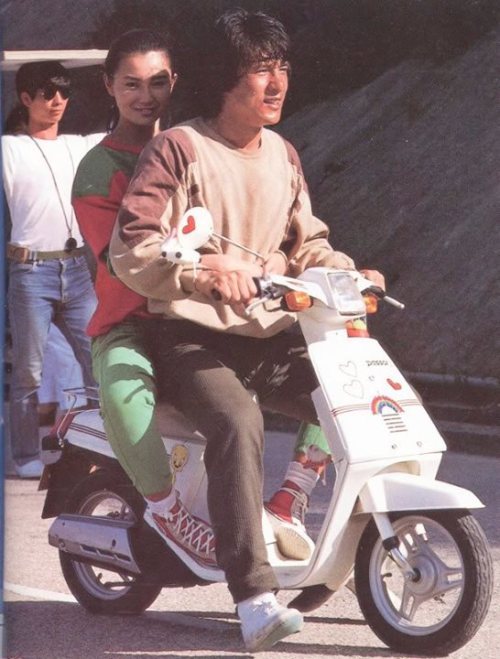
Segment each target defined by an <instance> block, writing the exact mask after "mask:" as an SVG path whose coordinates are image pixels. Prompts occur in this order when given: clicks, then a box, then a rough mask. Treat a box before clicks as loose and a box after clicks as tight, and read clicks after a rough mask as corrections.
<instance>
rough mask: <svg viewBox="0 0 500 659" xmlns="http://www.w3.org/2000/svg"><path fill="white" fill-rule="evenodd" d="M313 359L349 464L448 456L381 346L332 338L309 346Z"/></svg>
mask: <svg viewBox="0 0 500 659" xmlns="http://www.w3.org/2000/svg"><path fill="white" fill-rule="evenodd" d="M309 354H310V357H311V361H312V363H313V365H314V368H315V370H316V374H317V376H318V379H319V382H320V384H321V387H322V391H323V394H324V397H325V401H326V404H327V406H328V409H329V412H330V415H331V418H332V419H333V422H334V425H335V428H336V431H337V435H338V438H339V441H340V442H341V445H342V450H343V452H344V453H345V455H346V458H347V459H348V461H349V462H351V463H353V462H359V461H366V460H377V459H380V458H390V459H393V458H396V459H398V458H403V457H405V456H409V455H418V454H423V453H429V452H441V451H444V450H446V445H445V443H444V441H443V438H442V437H441V435H440V434H439V432H438V430H437V428H436V426H435V425H434V423H433V422H432V420H431V418H430V417H429V415H428V414H427V412H426V411H425V409H424V407H423V406H422V403H421V401H420V400H419V398H418V397H417V396H416V394H415V392H414V390H413V389H412V387H411V386H410V384H409V383H408V382H407V381H406V380H405V378H404V377H403V375H402V374H401V372H400V371H399V369H398V368H397V366H396V365H395V364H394V362H393V361H392V359H391V358H390V357H389V356H388V355H387V353H386V352H385V350H384V349H383V348H382V347H381V345H380V344H379V343H378V342H377V341H376V340H374V339H369V338H359V337H356V338H347V337H339V336H338V335H327V336H326V337H325V339H324V340H322V341H318V342H316V343H313V344H310V345H309ZM332 448H334V447H332Z"/></svg>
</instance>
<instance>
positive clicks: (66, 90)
mask: <svg viewBox="0 0 500 659" xmlns="http://www.w3.org/2000/svg"><path fill="white" fill-rule="evenodd" d="M41 92H42V96H43V97H44V99H45V100H46V101H51V100H52V99H53V98H54V96H55V95H56V94H57V92H59V93H60V94H61V97H62V98H64V99H65V100H66V99H68V98H69V97H70V94H71V89H70V87H69V85H68V86H66V85H64V86H63V85H55V84H54V83H53V82H47V83H46V84H45V85H44V86H43V87H42V89H41Z"/></svg>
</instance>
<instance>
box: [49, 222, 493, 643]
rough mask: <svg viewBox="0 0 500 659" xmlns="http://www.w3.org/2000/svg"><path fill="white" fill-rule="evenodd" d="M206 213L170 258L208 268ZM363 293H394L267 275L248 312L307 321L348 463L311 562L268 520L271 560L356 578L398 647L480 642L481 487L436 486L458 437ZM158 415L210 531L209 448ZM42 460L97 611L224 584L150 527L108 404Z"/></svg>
mask: <svg viewBox="0 0 500 659" xmlns="http://www.w3.org/2000/svg"><path fill="white" fill-rule="evenodd" d="M205 215H206V213H205V212H202V210H194V211H193V209H191V211H190V212H189V213H188V214H187V216H186V217H185V218H183V222H182V223H181V225H180V227H179V233H178V235H177V236H176V237H173V238H171V239H170V240H169V241H167V243H166V244H165V246H164V251H163V253H164V256H165V257H167V258H169V259H177V260H178V261H179V262H185V261H190V260H191V261H196V260H197V258H198V257H197V256H196V253H194V252H193V250H195V249H196V248H197V247H200V246H201V245H202V244H203V243H204V242H205V240H206V239H207V238H208V237H209V236H210V235H211V234H212V233H213V227H212V226H211V224H210V218H209V217H206V216H205ZM195 229H196V231H195ZM362 293H370V294H371V295H372V297H373V294H376V295H378V296H379V297H382V298H384V297H385V299H386V300H387V299H388V298H387V297H386V296H385V295H384V293H383V292H382V291H380V290H378V289H374V287H373V286H372V284H371V282H369V281H368V280H366V279H364V278H363V277H362V275H360V274H359V273H357V272H348V271H332V270H329V269H326V268H311V269H309V270H306V271H305V272H304V273H303V274H302V275H301V276H300V277H299V278H298V279H292V278H289V277H283V276H270V277H269V278H268V279H266V280H263V281H262V282H261V293H260V298H259V299H257V300H256V301H255V302H254V303H253V304H252V305H251V306H256V305H258V304H262V303H266V302H267V301H269V300H270V299H272V300H274V301H275V302H276V300H278V299H279V300H281V303H282V304H283V305H284V306H286V307H287V308H289V309H291V310H293V311H296V312H297V316H298V322H299V325H300V329H301V331H302V333H303V336H304V339H305V342H306V344H307V346H308V350H309V355H310V358H311V361H312V363H313V366H314V369H315V371H316V374H317V377H318V388H317V389H316V390H315V391H314V392H313V394H312V397H313V401H314V404H315V407H316V411H317V414H318V418H319V420H320V423H321V427H322V429H323V431H324V433H325V435H326V437H327V438H328V442H329V444H330V447H331V450H332V454H333V456H334V469H335V482H334V486H333V489H332V492H331V499H330V502H329V505H328V508H327V511H326V513H325V514H324V519H323V521H322V524H321V528H320V531H319V534H318V536H317V539H316V543H315V547H314V550H313V552H312V555H310V557H309V558H307V559H305V560H296V559H290V558H288V557H287V556H285V555H284V554H283V553H282V551H280V547H281V544H280V537H279V536H280V534H279V528H278V529H277V530H275V531H273V529H272V528H271V526H270V524H269V521H268V520H267V517H266V516H265V515H263V530H264V536H265V539H266V543H267V547H268V554H269V561H270V563H271V565H272V566H273V568H274V570H275V573H276V576H277V579H278V581H279V584H280V588H281V589H283V590H287V589H292V590H299V589H304V588H306V587H308V586H314V585H318V584H324V585H326V586H327V587H328V588H329V589H331V590H333V591H336V590H338V589H339V588H341V587H342V586H343V585H345V584H346V583H347V582H348V581H349V579H350V578H351V576H352V573H353V571H354V580H355V592H356V595H357V598H358V601H359V605H360V608H361V610H362V612H363V614H364V616H365V618H366V621H367V622H368V624H369V625H370V627H371V628H372V630H373V631H374V632H375V634H376V635H377V636H378V637H379V638H380V639H381V640H382V641H383V642H384V643H385V644H386V645H388V646H389V647H390V648H392V649H393V650H394V651H397V652H400V651H401V652H408V653H411V654H413V655H425V654H433V655H441V654H446V653H449V652H452V651H454V650H456V649H458V648H460V647H461V646H463V645H464V644H465V643H467V642H468V641H469V640H470V639H471V638H472V637H473V636H474V634H475V633H476V632H477V630H478V629H479V627H480V625H481V623H482V622H483V620H484V617H485V615H486V613H487V611H488V607H489V604H490V600H491V595H492V583H493V569H492V560H491V556H490V552H489V549H488V546H487V542H486V539H485V536H484V533H483V531H482V529H481V528H480V526H479V524H478V523H477V521H476V520H475V519H474V517H473V516H472V515H471V513H470V512H469V510H470V509H474V508H479V507H482V504H481V502H480V501H479V500H478V498H477V497H476V496H475V495H474V494H473V493H472V492H470V491H468V490H465V489H462V488H460V487H457V486H454V485H451V484H448V483H444V482H441V481H438V480H436V474H437V471H438V467H439V464H440V461H441V458H442V454H443V452H444V451H445V450H446V446H445V443H444V441H443V439H442V437H441V436H440V434H439V432H438V431H437V429H436V427H435V426H434V424H433V422H432V421H431V419H430V417H429V416H428V414H427V413H426V411H425V410H424V408H423V407H422V404H421V401H420V399H419V397H418V396H417V395H416V394H415V392H414V390H413V389H412V387H411V386H410V385H409V384H408V382H407V381H406V380H405V378H404V377H403V375H402V374H401V372H400V371H399V370H398V368H397V367H396V365H395V364H394V362H393V361H392V359H391V358H390V357H389V356H388V355H387V353H386V352H385V351H384V350H383V349H382V347H381V346H380V345H379V343H378V342H377V341H376V340H375V339H373V338H370V337H369V336H368V332H367V329H366V323H365V317H366V316H365V314H366V306H365V299H364V296H363V295H362ZM389 301H392V302H393V303H395V304H396V305H397V304H398V303H397V302H395V301H393V300H390V299H389ZM400 306H402V305H400ZM249 313H251V309H249ZM73 393H74V397H75V400H76V398H77V393H78V392H73ZM83 393H84V394H85V396H87V397H89V396H91V395H92V394H91V392H89V391H85V392H83ZM158 407H159V409H158V415H159V419H160V427H161V429H162V434H163V435H164V441H165V446H166V448H167V452H168V454H169V456H170V463H171V467H172V471H173V473H174V474H175V487H176V489H177V490H178V491H179V493H180V496H181V499H182V501H183V502H184V504H185V505H186V507H187V508H188V509H189V510H190V511H191V512H192V513H194V514H195V515H197V516H199V517H201V518H203V519H205V520H207V521H209V514H208V510H207V504H206V484H207V483H206V473H205V469H204V464H203V451H204V447H205V440H204V438H203V436H201V435H200V433H198V432H197V431H196V429H195V428H193V427H192V426H191V424H190V423H189V422H188V421H187V420H186V419H185V418H184V417H183V416H182V415H181V414H180V413H179V412H178V411H177V410H175V409H174V408H172V407H171V406H169V405H167V404H163V403H162V404H160V405H159V406H158ZM43 459H44V461H45V463H46V465H47V467H46V469H45V472H44V476H43V477H42V487H45V488H47V489H48V492H47V497H46V501H45V507H44V510H43V513H42V516H43V517H44V518H45V517H54V516H57V518H56V519H55V521H54V522H53V523H52V526H51V528H50V531H49V542H50V544H51V545H53V546H55V547H57V548H58V549H59V556H60V561H61V566H62V570H63V574H64V577H65V579H66V582H67V584H68V586H69V588H70V590H71V592H72V593H73V595H74V596H75V597H76V598H77V600H78V601H79V602H80V603H81V604H82V605H83V606H84V607H85V608H86V609H88V610H89V611H92V612H95V613H141V612H142V611H144V610H145V609H146V608H147V607H148V606H150V605H151V603H152V602H153V601H154V600H155V598H156V597H157V596H158V594H159V592H160V590H161V589H162V588H164V587H168V586H191V585H195V584H210V583H212V582H221V581H224V574H223V572H222V571H221V570H219V569H217V568H213V569H211V568H207V567H204V566H201V565H200V564H198V563H197V562H196V561H195V560H193V559H192V558H191V557H190V556H188V555H187V554H185V553H184V552H183V551H182V550H181V549H179V547H177V546H176V545H175V544H172V545H171V551H169V550H168V548H167V547H166V545H165V543H164V541H163V540H162V539H161V538H160V537H159V536H158V535H157V534H156V533H155V531H153V530H152V529H151V528H150V527H149V526H148V525H147V524H145V523H144V522H143V520H142V514H143V510H144V501H143V498H142V497H141V496H140V495H139V494H138V492H137V491H136V490H135V489H134V487H133V486H132V484H131V483H130V481H129V480H128V478H127V476H126V475H125V473H124V472H123V470H122V469H121V467H120V465H119V464H118V461H117V460H116V458H115V456H114V454H113V451H112V450H111V447H110V445H109V444H108V442H107V440H106V436H105V433H104V430H103V427H102V420H101V417H100V414H99V410H98V409H86V410H81V409H72V410H70V411H69V412H68V413H67V414H66V416H65V417H64V418H63V419H62V420H61V421H60V422H58V423H56V425H55V427H54V429H53V430H52V432H51V433H50V434H49V435H48V436H47V437H46V438H44V441H43ZM306 523H307V520H306Z"/></svg>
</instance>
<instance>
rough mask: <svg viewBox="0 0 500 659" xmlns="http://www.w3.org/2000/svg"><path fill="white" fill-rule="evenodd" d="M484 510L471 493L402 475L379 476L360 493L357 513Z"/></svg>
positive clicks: (482, 505)
mask: <svg viewBox="0 0 500 659" xmlns="http://www.w3.org/2000/svg"><path fill="white" fill-rule="evenodd" d="M448 508H465V509H469V508H484V504H483V503H482V502H481V501H480V500H479V499H478V498H477V497H476V495H475V494H473V493H472V492H471V491H470V490H466V489H465V488H463V487H458V486H457V485H451V484H450V483H444V482H442V481H437V480H434V479H432V478H425V477H423V476H416V475H414V474H407V473H402V472H390V473H382V474H377V475H376V476H373V477H372V478H370V480H369V481H368V482H367V483H366V484H365V485H364V487H363V489H362V490H361V492H360V493H359V505H358V507H357V512H361V513H388V512H391V511H400V510H444V509H448Z"/></svg>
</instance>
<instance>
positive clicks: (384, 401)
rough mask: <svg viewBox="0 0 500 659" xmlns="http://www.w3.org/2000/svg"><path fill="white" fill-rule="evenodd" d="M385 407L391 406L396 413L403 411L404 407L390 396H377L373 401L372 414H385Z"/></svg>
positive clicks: (390, 408)
mask: <svg viewBox="0 0 500 659" xmlns="http://www.w3.org/2000/svg"><path fill="white" fill-rule="evenodd" d="M385 408H389V410H391V412H394V414H399V413H401V412H402V411H403V408H402V407H401V405H400V404H399V403H396V401H395V400H392V398H389V397H388V396H377V397H376V398H374V399H373V400H372V402H371V410H372V414H383V413H384V410H385Z"/></svg>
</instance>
